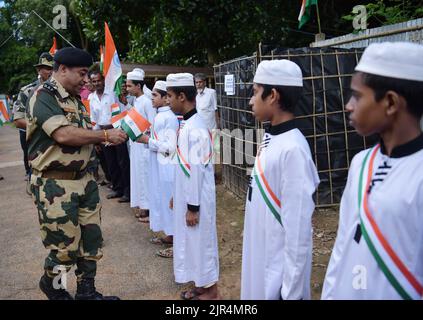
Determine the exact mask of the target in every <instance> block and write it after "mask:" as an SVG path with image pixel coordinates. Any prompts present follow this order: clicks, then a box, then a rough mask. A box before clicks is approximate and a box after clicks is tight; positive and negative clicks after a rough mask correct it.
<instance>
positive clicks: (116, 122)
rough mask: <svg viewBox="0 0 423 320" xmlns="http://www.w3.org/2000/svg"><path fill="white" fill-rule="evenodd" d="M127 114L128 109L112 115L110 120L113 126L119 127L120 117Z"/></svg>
mask: <svg viewBox="0 0 423 320" xmlns="http://www.w3.org/2000/svg"><path fill="white" fill-rule="evenodd" d="M127 114H128V111H126V110H125V111H123V112H121V113H119V114H118V115H117V116H114V117H112V119H111V120H110V121H111V122H112V125H113V128H116V129H117V128H120V126H121V123H122V119H123V118H124V117H125V116H126V115H127Z"/></svg>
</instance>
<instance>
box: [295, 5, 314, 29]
mask: <svg viewBox="0 0 423 320" xmlns="http://www.w3.org/2000/svg"><path fill="white" fill-rule="evenodd" d="M313 5H315V6H317V0H303V2H302V4H301V9H300V14H299V15H298V29H301V27H302V26H303V25H304V24H306V23H307V21H308V20H310V17H311V6H313Z"/></svg>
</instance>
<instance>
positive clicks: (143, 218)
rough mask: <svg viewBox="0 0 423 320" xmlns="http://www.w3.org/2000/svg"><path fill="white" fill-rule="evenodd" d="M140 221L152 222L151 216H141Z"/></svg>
mask: <svg viewBox="0 0 423 320" xmlns="http://www.w3.org/2000/svg"><path fill="white" fill-rule="evenodd" d="M138 221H139V222H142V223H149V222H150V217H148V216H147V217H139V218H138Z"/></svg>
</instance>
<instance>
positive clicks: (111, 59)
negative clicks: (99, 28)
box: [103, 22, 123, 96]
mask: <svg viewBox="0 0 423 320" xmlns="http://www.w3.org/2000/svg"><path fill="white" fill-rule="evenodd" d="M104 35H105V38H106V39H105V52H104V66H103V67H104V71H103V75H104V79H105V84H104V91H105V92H109V93H111V92H113V91H114V92H115V93H116V95H117V96H119V95H120V92H121V86H122V81H123V78H122V66H121V65H120V61H119V56H118V53H117V51H116V47H115V42H114V41H113V37H112V34H111V33H110V30H109V26H108V25H107V23H106V22H105V23H104Z"/></svg>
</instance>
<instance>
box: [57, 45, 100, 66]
mask: <svg viewBox="0 0 423 320" xmlns="http://www.w3.org/2000/svg"><path fill="white" fill-rule="evenodd" d="M54 61H56V62H57V63H59V64H64V65H65V66H68V67H90V66H91V65H92V64H93V57H92V56H91V55H90V54H89V53H88V52H86V51H84V50H82V49H79V48H72V47H66V48H63V49H60V50H59V51H57V52H56V54H55V55H54Z"/></svg>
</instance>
